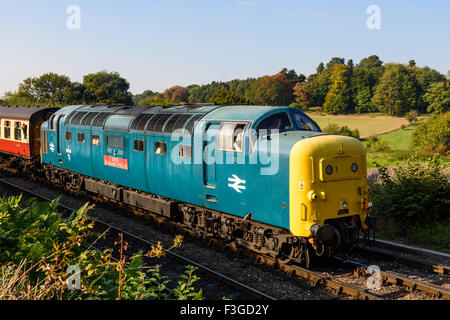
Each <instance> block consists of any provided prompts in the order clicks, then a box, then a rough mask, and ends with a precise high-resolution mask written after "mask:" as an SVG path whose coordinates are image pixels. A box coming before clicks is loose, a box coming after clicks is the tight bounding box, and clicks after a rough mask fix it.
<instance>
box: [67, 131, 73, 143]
mask: <svg viewBox="0 0 450 320" xmlns="http://www.w3.org/2000/svg"><path fill="white" fill-rule="evenodd" d="M66 141H72V132H71V131H66Z"/></svg>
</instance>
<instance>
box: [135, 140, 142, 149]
mask: <svg viewBox="0 0 450 320" xmlns="http://www.w3.org/2000/svg"><path fill="white" fill-rule="evenodd" d="M134 151H138V152H144V140H134Z"/></svg>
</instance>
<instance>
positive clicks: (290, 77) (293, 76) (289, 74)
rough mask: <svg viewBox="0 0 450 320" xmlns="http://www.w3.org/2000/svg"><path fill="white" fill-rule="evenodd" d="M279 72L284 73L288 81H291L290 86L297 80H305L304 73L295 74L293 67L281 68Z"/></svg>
mask: <svg viewBox="0 0 450 320" xmlns="http://www.w3.org/2000/svg"><path fill="white" fill-rule="evenodd" d="M279 74H282V75H284V76H285V77H286V78H287V79H288V80H289V82H290V83H291V85H292V87H293V86H294V85H295V84H296V83H297V82H304V81H305V80H306V77H305V75H303V74H299V75H297V73H296V72H295V70H294V69H292V70H289V71H288V70H287V69H286V68H283V69H282V70H281V71H280V72H279Z"/></svg>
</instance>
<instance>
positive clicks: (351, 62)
mask: <svg viewBox="0 0 450 320" xmlns="http://www.w3.org/2000/svg"><path fill="white" fill-rule="evenodd" d="M353 67H354V65H353V60H352V59H349V60H348V61H347V68H348V69H349V70H351V71H353Z"/></svg>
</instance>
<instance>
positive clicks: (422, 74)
mask: <svg viewBox="0 0 450 320" xmlns="http://www.w3.org/2000/svg"><path fill="white" fill-rule="evenodd" d="M409 71H410V72H411V74H412V75H413V76H414V78H415V79H416V80H417V82H418V83H419V92H418V93H419V96H420V97H419V105H420V111H422V112H425V111H426V110H427V108H428V103H427V102H426V101H425V100H423V96H424V95H425V93H426V92H427V91H428V89H429V88H430V85H431V84H433V83H437V82H443V81H445V76H444V75H443V74H441V73H440V72H438V71H436V70H434V69H431V68H429V67H427V66H425V67H423V68H419V67H412V68H410V69H409Z"/></svg>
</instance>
